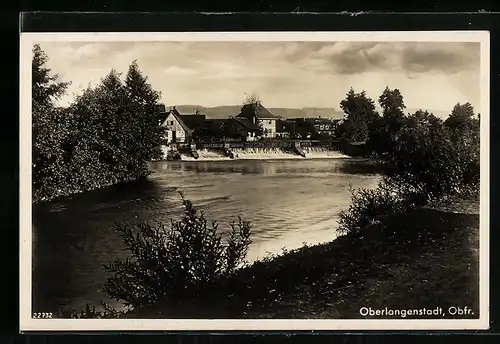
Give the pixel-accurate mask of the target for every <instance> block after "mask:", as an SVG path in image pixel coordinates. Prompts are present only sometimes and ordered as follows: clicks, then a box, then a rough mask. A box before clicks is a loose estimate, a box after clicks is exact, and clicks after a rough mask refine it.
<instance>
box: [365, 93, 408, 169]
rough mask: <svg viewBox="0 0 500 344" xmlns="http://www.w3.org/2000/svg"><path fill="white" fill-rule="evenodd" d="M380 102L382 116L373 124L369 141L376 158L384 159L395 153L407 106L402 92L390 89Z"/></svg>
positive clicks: (382, 95)
mask: <svg viewBox="0 0 500 344" xmlns="http://www.w3.org/2000/svg"><path fill="white" fill-rule="evenodd" d="M378 102H379V104H380V106H381V108H382V116H381V117H378V118H376V120H375V121H374V122H372V125H371V128H370V133H369V135H370V139H369V141H370V146H371V147H372V148H373V151H374V153H375V154H376V156H377V157H380V158H382V159H384V158H386V156H390V155H392V154H393V153H394V152H393V146H394V144H395V141H396V140H397V138H398V134H399V130H400V129H401V128H402V127H403V125H404V123H405V114H404V109H405V108H406V106H405V104H404V99H403V96H402V95H401V92H400V91H399V90H398V89H393V90H391V89H390V88H389V87H386V88H385V89H384V91H383V92H382V94H381V95H380V97H379V99H378Z"/></svg>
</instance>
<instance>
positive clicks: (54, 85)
mask: <svg viewBox="0 0 500 344" xmlns="http://www.w3.org/2000/svg"><path fill="white" fill-rule="evenodd" d="M47 61H48V57H47V55H46V54H45V53H44V52H43V51H42V49H41V48H40V46H39V45H38V44H36V45H35V46H34V47H33V60H32V88H31V90H32V104H31V106H32V130H33V155H32V171H33V197H34V198H35V199H40V198H44V197H47V196H48V195H50V194H52V193H54V192H57V189H58V188H59V187H60V185H61V183H63V182H64V177H65V173H64V162H65V150H64V144H65V141H66V140H67V138H68V136H69V132H70V128H69V120H68V114H67V113H66V112H64V111H63V110H62V109H60V108H57V107H56V106H55V104H54V103H55V101H56V100H57V99H59V98H60V97H61V96H63V95H64V93H65V92H66V89H67V87H68V85H69V83H68V82H61V81H59V77H58V76H57V74H52V73H51V70H50V69H49V68H47V67H46V64H47Z"/></svg>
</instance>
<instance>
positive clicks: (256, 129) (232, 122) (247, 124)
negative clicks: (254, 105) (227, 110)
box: [224, 117, 262, 141]
mask: <svg viewBox="0 0 500 344" xmlns="http://www.w3.org/2000/svg"><path fill="white" fill-rule="evenodd" d="M261 134H262V128H261V127H260V126H259V125H257V124H255V123H253V122H252V121H250V120H249V119H248V118H245V117H230V118H229V119H228V120H227V121H225V122H224V137H228V138H233V139H237V138H240V139H242V140H244V141H255V140H257V139H258V138H259V136H260V135H261Z"/></svg>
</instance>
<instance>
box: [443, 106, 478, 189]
mask: <svg viewBox="0 0 500 344" xmlns="http://www.w3.org/2000/svg"><path fill="white" fill-rule="evenodd" d="M444 124H445V126H446V127H447V128H448V129H449V131H450V135H451V140H452V142H453V144H454V145H455V149H456V150H457V151H458V152H459V158H460V161H461V164H462V166H464V167H465V169H466V171H465V172H464V173H465V175H464V179H465V182H475V183H478V182H479V165H480V155H479V149H480V117H479V114H478V115H477V116H476V115H475V113H474V107H473V106H472V105H471V104H470V103H465V104H460V103H457V104H456V105H455V106H454V107H453V110H452V111H451V114H450V116H449V117H448V118H447V119H446V121H445V122H444Z"/></svg>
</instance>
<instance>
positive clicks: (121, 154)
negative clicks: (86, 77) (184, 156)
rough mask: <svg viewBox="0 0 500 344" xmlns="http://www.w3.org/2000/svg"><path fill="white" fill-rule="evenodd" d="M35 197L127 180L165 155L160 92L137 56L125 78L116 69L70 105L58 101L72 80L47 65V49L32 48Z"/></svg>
mask: <svg viewBox="0 0 500 344" xmlns="http://www.w3.org/2000/svg"><path fill="white" fill-rule="evenodd" d="M33 52H34V57H33V107H32V113H33V198H34V200H35V201H40V200H47V199H51V198H55V197H58V196H61V195H68V194H72V193H75V192H81V191H87V190H92V189H96V188H100V187H104V186H108V185H111V184H116V183H120V182H128V181H132V180H135V179H138V178H141V177H144V176H146V175H147V174H148V162H149V161H150V160H152V159H156V158H158V157H159V156H160V154H161V150H160V144H161V140H162V132H161V128H160V126H158V118H157V102H158V100H159V93H158V92H156V91H154V90H153V89H152V88H151V85H149V84H148V83H147V78H146V77H144V76H143V75H142V74H141V72H140V70H139V67H138V66H137V62H136V61H134V62H133V63H132V65H131V66H130V67H129V70H128V73H127V75H126V78H125V82H123V81H122V80H121V75H120V74H119V73H118V72H116V71H115V70H111V72H110V73H109V74H108V75H107V76H105V77H104V78H103V79H102V80H101V83H100V84H98V85H96V86H95V87H88V88H87V89H86V90H84V91H83V92H82V93H81V94H80V95H78V96H77V97H76V98H75V100H74V102H73V103H72V104H71V105H70V106H69V107H68V108H58V107H56V106H55V105H54V101H55V100H57V98H58V97H60V96H61V95H63V94H64V91H65V89H66V87H67V85H68V84H67V83H61V82H59V81H58V79H57V75H51V74H50V70H49V69H47V68H46V67H45V64H46V62H47V59H48V58H47V56H46V54H45V53H44V52H43V51H42V50H41V49H40V47H39V46H35V48H34V49H33Z"/></svg>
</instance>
